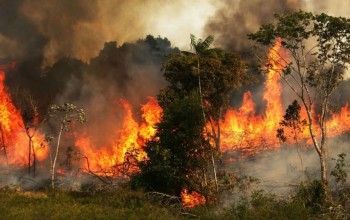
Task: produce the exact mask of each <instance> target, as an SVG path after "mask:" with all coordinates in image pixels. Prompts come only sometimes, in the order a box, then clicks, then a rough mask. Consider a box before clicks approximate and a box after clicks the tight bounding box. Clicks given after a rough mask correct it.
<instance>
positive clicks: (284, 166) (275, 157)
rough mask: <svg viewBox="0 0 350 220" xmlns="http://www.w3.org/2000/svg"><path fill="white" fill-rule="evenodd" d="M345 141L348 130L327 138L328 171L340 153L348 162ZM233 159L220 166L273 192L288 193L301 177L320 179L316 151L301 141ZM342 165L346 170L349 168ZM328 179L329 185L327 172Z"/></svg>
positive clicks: (348, 151)
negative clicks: (252, 179)
mask: <svg viewBox="0 0 350 220" xmlns="http://www.w3.org/2000/svg"><path fill="white" fill-rule="evenodd" d="M349 144H350V142H349V134H344V135H342V136H340V137H337V138H333V139H329V140H328V144H327V157H328V172H329V173H330V172H331V171H332V170H333V169H334V167H335V163H336V159H337V158H338V155H339V154H341V153H345V154H346V155H347V157H346V158H345V164H349V163H350V158H349V156H348V155H349V153H350V150H349V147H348V146H349ZM226 156H229V155H226ZM231 156H232V155H231ZM234 157H235V156H234ZM235 160H236V162H235V163H234V164H232V163H228V164H225V165H224V169H226V170H228V171H229V172H233V173H239V174H241V175H247V176H251V177H254V178H257V179H259V182H260V184H259V185H258V186H259V188H262V189H264V190H266V191H267V192H270V193H275V194H289V193H290V192H291V191H292V190H293V189H297V186H298V185H299V184H300V182H301V181H312V180H315V179H320V175H321V174H320V161H319V157H318V155H317V152H316V151H315V150H314V148H313V147H312V146H306V145H305V144H298V145H289V146H283V145H282V146H281V148H278V149H274V150H270V151H263V152H261V153H259V154H258V155H256V156H254V157H247V158H244V157H235ZM302 167H303V169H302ZM345 169H346V171H347V172H348V171H349V168H347V167H345ZM349 179H350V178H348V180H349ZM329 181H330V184H331V185H334V184H335V179H334V177H332V176H331V175H330V176H329Z"/></svg>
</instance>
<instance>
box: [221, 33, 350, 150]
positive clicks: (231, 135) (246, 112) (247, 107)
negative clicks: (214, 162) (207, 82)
mask: <svg viewBox="0 0 350 220" xmlns="http://www.w3.org/2000/svg"><path fill="white" fill-rule="evenodd" d="M287 57H288V56H287V54H286V53H285V52H284V51H283V50H282V46H281V39H277V41H276V44H275V45H274V46H273V47H272V48H271V49H270V51H269V54H268V65H267V66H268V68H267V70H268V74H267V76H266V82H265V89H264V93H263V99H264V101H266V103H267V104H266V111H265V114H263V115H256V112H255V104H254V102H253V100H252V98H251V93H250V92H246V93H245V94H244V96H243V103H242V106H241V107H240V108H239V109H238V110H234V109H229V110H228V111H227V113H226V115H225V118H224V120H222V121H221V122H220V126H221V131H222V134H221V135H222V138H221V149H222V151H229V150H236V149H240V150H242V151H243V152H245V153H246V154H247V155H251V154H255V153H258V152H259V151H261V150H263V149H266V148H268V149H271V148H272V149H273V148H277V147H279V146H280V143H279V140H278V139H277V137H276V130H277V129H278V128H279V122H280V121H281V120H282V118H283V115H284V109H283V106H282V101H281V91H282V86H281V83H280V78H281V77H280V74H281V71H282V69H283V68H284V67H285V65H286V61H285V59H286V58H287ZM300 114H301V117H302V119H306V118H307V114H306V110H305V108H302V110H301V113H300ZM312 114H313V115H314V110H313V109H312ZM312 123H313V127H314V131H315V133H316V134H317V135H320V128H319V126H318V125H317V122H316V121H315V120H313V122H312ZM326 127H327V135H328V137H335V136H337V135H339V134H341V133H343V132H345V131H348V130H350V111H349V107H348V104H346V105H345V106H344V107H342V108H341V111H340V112H339V113H338V114H336V113H331V118H330V119H329V120H327V122H326ZM287 133H288V132H287ZM300 138H302V139H306V140H307V143H309V144H310V143H311V139H310V133H309V130H308V127H307V126H304V127H303V130H302V131H301V134H300Z"/></svg>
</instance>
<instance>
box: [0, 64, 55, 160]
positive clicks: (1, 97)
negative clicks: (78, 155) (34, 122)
mask: <svg viewBox="0 0 350 220" xmlns="http://www.w3.org/2000/svg"><path fill="white" fill-rule="evenodd" d="M4 83H5V73H4V71H2V70H1V69H0V151H1V156H3V157H2V158H1V160H0V164H1V165H20V166H25V165H28V136H27V135H26V132H25V127H24V123H23V120H22V117H21V115H20V112H19V111H18V110H17V109H16V107H15V106H14V104H13V102H12V99H11V97H10V95H9V94H8V91H7V88H6V87H5V85H4ZM40 140H43V135H42V134H40V133H37V134H36V136H34V137H33V150H34V151H35V155H36V159H37V160H38V161H42V160H44V159H45V158H46V157H47V154H48V149H47V148H42V147H41V141H40Z"/></svg>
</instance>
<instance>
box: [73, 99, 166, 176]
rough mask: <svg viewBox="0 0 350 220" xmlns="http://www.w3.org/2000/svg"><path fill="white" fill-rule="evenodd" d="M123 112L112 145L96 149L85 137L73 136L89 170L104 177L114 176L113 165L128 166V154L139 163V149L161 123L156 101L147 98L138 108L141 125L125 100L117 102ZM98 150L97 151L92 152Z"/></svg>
mask: <svg viewBox="0 0 350 220" xmlns="http://www.w3.org/2000/svg"><path fill="white" fill-rule="evenodd" d="M119 103H120V104H121V105H122V106H123V109H124V112H125V116H124V120H123V123H122V127H121V129H120V130H117V131H115V135H114V137H113V138H112V140H111V141H110V142H111V146H102V147H101V146H95V145H94V144H93V143H92V141H91V140H90V138H89V137H88V136H87V135H86V134H83V135H76V141H75V146H77V147H78V148H79V150H80V151H81V154H83V155H85V156H86V157H87V158H88V161H89V167H85V168H86V169H89V170H90V171H94V172H99V171H103V173H104V174H107V175H113V174H114V172H113V170H114V168H115V167H116V166H122V165H129V164H127V163H128V162H129V161H128V158H127V156H128V155H129V154H133V155H134V156H135V157H136V159H138V160H140V159H142V158H143V157H145V156H146V155H145V153H144V152H143V150H142V146H143V145H144V144H145V142H146V141H147V140H149V139H150V138H151V137H152V136H153V135H154V134H155V132H156V129H155V127H154V126H155V124H156V123H158V122H159V121H160V118H161V114H162V109H161V108H160V106H159V105H158V102H157V100H156V99H155V98H153V97H149V99H148V102H147V103H146V104H144V105H141V111H142V122H141V123H140V124H139V123H138V122H136V120H135V119H134V116H133V112H132V109H131V106H130V104H129V102H128V101H126V100H121V101H120V102H119ZM95 149H98V150H95Z"/></svg>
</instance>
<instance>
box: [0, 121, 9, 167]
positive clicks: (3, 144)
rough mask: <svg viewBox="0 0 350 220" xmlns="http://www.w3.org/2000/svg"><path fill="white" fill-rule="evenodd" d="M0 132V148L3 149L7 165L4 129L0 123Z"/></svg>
mask: <svg viewBox="0 0 350 220" xmlns="http://www.w3.org/2000/svg"><path fill="white" fill-rule="evenodd" d="M0 132H1V145H2V148H3V151H4V156H5V159H6V165H7V166H8V165H9V160H8V157H7V149H6V144H5V136H4V131H3V130H2V126H1V125H0Z"/></svg>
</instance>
